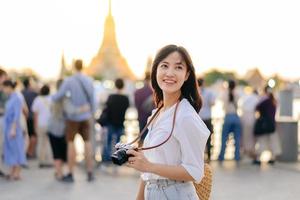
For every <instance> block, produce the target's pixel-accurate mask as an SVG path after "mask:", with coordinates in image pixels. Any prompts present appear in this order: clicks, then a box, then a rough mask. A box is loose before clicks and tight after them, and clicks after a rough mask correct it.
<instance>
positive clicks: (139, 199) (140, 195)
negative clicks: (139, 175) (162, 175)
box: [136, 180, 145, 200]
mask: <svg viewBox="0 0 300 200" xmlns="http://www.w3.org/2000/svg"><path fill="white" fill-rule="evenodd" d="M144 189H145V182H144V181H143V180H141V181H140V187H139V191H138V194H137V196H136V200H144Z"/></svg>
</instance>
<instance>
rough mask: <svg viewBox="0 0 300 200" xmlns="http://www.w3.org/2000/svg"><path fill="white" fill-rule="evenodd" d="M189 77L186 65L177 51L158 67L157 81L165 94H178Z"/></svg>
mask: <svg viewBox="0 0 300 200" xmlns="http://www.w3.org/2000/svg"><path fill="white" fill-rule="evenodd" d="M188 77H189V72H188V70H187V66H186V63H185V61H184V59H183V58H182V56H181V54H180V53H178V52H177V51H175V52H173V53H171V54H169V55H168V56H167V57H166V58H165V59H163V60H162V61H161V62H160V63H159V64H158V67H157V73H156V79H157V83H158V85H159V87H160V89H161V90H162V91H163V94H164V95H166V94H168V95H170V94H178V92H179V93H180V88H181V87H182V85H183V83H184V81H186V80H187V79H188Z"/></svg>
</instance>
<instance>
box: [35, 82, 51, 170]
mask: <svg viewBox="0 0 300 200" xmlns="http://www.w3.org/2000/svg"><path fill="white" fill-rule="evenodd" d="M49 93H50V88H49V86H48V85H44V86H43V87H42V88H41V90H40V95H39V96H38V97H36V98H35V99H34V101H33V103H32V108H31V109H32V112H33V113H34V127H35V130H36V131H37V154H38V160H39V167H40V168H43V167H50V166H52V165H53V164H52V163H53V159H52V152H51V148H50V141H49V138H48V135H47V128H48V123H49V119H50V115H51V113H50V105H51V99H50V96H49Z"/></svg>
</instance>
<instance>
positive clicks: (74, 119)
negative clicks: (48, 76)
mask: <svg viewBox="0 0 300 200" xmlns="http://www.w3.org/2000/svg"><path fill="white" fill-rule="evenodd" d="M74 69H75V74H74V75H72V76H70V77H68V78H67V79H65V80H64V82H63V83H62V85H61V87H60V88H59V90H58V91H57V93H56V94H55V95H53V96H52V100H53V101H55V102H56V101H59V100H61V99H64V98H66V97H67V98H69V104H72V106H69V107H82V106H84V107H85V106H86V107H88V108H89V109H87V110H86V111H84V112H80V113H77V112H68V113H66V138H67V142H68V150H67V151H68V154H67V155H68V156H67V157H68V168H69V173H68V174H67V175H65V176H64V177H63V178H62V181H64V182H69V183H72V182H74V177H73V173H74V167H75V163H76V151H75V146H74V139H75V135H76V134H77V133H79V134H80V135H81V136H82V139H83V140H84V153H85V161H86V169H87V181H93V180H94V175H93V158H92V146H91V142H90V137H91V136H90V132H91V131H90V129H91V128H93V127H91V123H90V120H91V118H93V117H94V112H95V100H94V86H93V81H92V79H91V78H89V77H87V76H85V75H84V74H83V73H82V72H81V71H82V69H83V63H82V60H76V61H75V63H74Z"/></svg>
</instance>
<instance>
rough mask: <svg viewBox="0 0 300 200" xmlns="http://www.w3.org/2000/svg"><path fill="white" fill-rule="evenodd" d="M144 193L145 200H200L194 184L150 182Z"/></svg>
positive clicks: (168, 181)
mask: <svg viewBox="0 0 300 200" xmlns="http://www.w3.org/2000/svg"><path fill="white" fill-rule="evenodd" d="M144 192H145V193H144V194H145V200H199V198H198V196H197V193H196V190H195V187H194V185H193V183H192V182H183V181H173V180H168V179H158V180H149V181H146V186H145V191H144Z"/></svg>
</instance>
